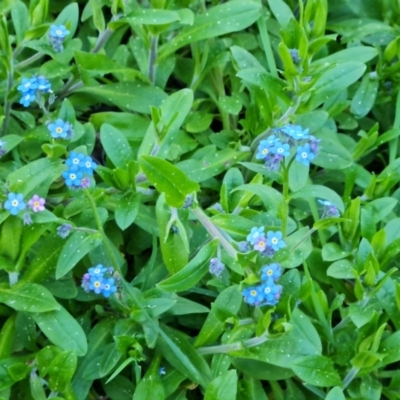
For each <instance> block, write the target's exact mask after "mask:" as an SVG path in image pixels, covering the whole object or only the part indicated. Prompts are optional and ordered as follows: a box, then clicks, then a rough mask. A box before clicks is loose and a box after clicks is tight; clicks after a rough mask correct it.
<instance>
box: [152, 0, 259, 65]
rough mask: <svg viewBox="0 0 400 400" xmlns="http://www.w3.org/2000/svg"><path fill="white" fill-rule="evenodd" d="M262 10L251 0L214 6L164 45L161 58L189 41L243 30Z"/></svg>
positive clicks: (199, 15) (161, 49)
mask: <svg viewBox="0 0 400 400" xmlns="http://www.w3.org/2000/svg"><path fill="white" fill-rule="evenodd" d="M260 10H261V4H260V3H258V2H255V1H250V0H249V1H246V2H245V3H244V2H242V1H240V0H236V1H230V2H229V3H227V4H221V5H218V6H216V7H212V8H210V9H209V10H207V12H206V13H202V14H198V15H196V16H195V18H194V23H193V25H191V26H187V27H185V28H183V29H182V31H181V32H180V33H179V34H178V35H177V36H175V37H174V38H173V39H172V40H171V41H170V42H169V43H167V44H165V45H164V46H162V47H161V48H160V55H159V59H164V58H165V57H167V56H168V55H170V54H172V53H175V52H176V50H178V49H180V48H181V47H183V46H186V45H187V44H189V43H194V42H197V41H199V40H205V39H209V38H214V37H216V36H221V35H225V34H227V33H230V32H238V31H241V30H242V29H245V28H247V27H248V26H250V25H251V24H253V23H254V22H255V21H256V20H257V19H258V17H259V16H260Z"/></svg>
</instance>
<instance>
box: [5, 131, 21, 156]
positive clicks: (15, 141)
mask: <svg viewBox="0 0 400 400" xmlns="http://www.w3.org/2000/svg"><path fill="white" fill-rule="evenodd" d="M1 140H2V141H3V142H5V145H4V146H3V147H4V148H5V149H6V151H7V152H9V151H11V150H12V149H13V148H14V147H16V146H18V145H19V144H20V143H21V142H22V141H23V140H24V139H23V137H21V136H18V135H6V136H3V137H2V138H1Z"/></svg>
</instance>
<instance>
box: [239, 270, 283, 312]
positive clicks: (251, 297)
mask: <svg viewBox="0 0 400 400" xmlns="http://www.w3.org/2000/svg"><path fill="white" fill-rule="evenodd" d="M281 275H282V269H281V266H280V265H279V264H277V263H273V264H268V265H264V266H263V267H262V269H261V284H260V285H257V286H251V287H249V288H247V289H244V290H243V291H242V294H243V297H244V301H245V302H246V303H248V304H250V305H251V306H266V305H268V306H274V305H276V304H277V303H278V301H279V298H280V297H281V293H282V286H281V285H277V284H276V281H277V280H278V279H279V278H280V277H281Z"/></svg>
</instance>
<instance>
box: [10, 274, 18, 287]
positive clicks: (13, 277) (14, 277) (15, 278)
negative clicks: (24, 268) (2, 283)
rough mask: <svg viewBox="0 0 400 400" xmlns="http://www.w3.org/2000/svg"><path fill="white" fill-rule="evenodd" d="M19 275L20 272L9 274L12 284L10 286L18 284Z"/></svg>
mask: <svg viewBox="0 0 400 400" xmlns="http://www.w3.org/2000/svg"><path fill="white" fill-rule="evenodd" d="M18 275H19V272H9V273H8V280H9V282H10V286H14V285H15V284H17V283H18Z"/></svg>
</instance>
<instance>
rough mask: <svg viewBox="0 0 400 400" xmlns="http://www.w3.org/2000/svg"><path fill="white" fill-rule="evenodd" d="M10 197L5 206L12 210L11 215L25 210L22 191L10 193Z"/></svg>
mask: <svg viewBox="0 0 400 400" xmlns="http://www.w3.org/2000/svg"><path fill="white" fill-rule="evenodd" d="M7 197H8V199H7V200H6V202H5V203H4V208H5V209H6V210H8V211H9V212H10V214H11V215H17V214H18V213H19V212H20V211H22V210H24V209H25V207H26V204H25V202H24V196H23V194H22V193H18V194H15V193H9V194H8V196H7Z"/></svg>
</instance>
